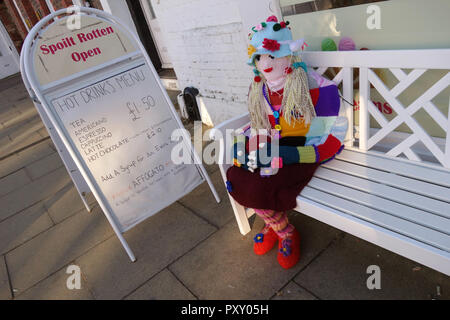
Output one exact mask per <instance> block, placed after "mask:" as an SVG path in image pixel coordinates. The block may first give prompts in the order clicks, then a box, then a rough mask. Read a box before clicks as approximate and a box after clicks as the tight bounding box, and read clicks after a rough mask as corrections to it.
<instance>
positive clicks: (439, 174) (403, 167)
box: [337, 150, 450, 188]
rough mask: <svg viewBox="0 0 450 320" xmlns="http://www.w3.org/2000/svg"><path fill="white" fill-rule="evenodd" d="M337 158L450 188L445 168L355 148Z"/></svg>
mask: <svg viewBox="0 0 450 320" xmlns="http://www.w3.org/2000/svg"><path fill="white" fill-rule="evenodd" d="M337 158H338V159H341V160H345V161H348V162H352V163H357V164H360V165H363V166H367V167H370V168H374V169H379V170H384V171H389V172H392V173H396V174H399V175H402V176H406V177H410V178H413V179H417V180H422V181H427V182H430V183H434V184H438V185H441V186H445V187H448V188H450V172H449V171H447V170H444V169H443V170H439V169H432V168H428V167H424V166H421V165H420V164H417V165H416V164H413V163H410V162H409V163H408V162H406V161H399V160H398V159H392V160H391V159H388V158H386V157H381V156H377V155H373V154H367V153H362V152H358V151H354V150H344V151H342V153H341V154H340V155H339V156H338V157H337Z"/></svg>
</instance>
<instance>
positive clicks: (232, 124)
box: [209, 112, 250, 140]
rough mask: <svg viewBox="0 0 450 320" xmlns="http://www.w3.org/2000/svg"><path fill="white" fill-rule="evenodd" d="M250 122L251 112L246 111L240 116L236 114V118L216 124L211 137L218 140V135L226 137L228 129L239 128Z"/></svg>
mask: <svg viewBox="0 0 450 320" xmlns="http://www.w3.org/2000/svg"><path fill="white" fill-rule="evenodd" d="M249 122H250V116H249V113H248V112H246V113H244V114H241V115H239V116H236V117H234V118H231V119H229V120H227V121H224V122H222V123H220V124H219V125H217V126H215V127H214V128H213V129H212V130H211V133H210V136H209V137H210V139H212V140H217V138H218V137H225V136H226V132H227V130H230V129H233V130H236V129H239V128H242V127H243V126H245V125H246V124H248V123H249ZM217 131H219V132H220V133H221V135H217Z"/></svg>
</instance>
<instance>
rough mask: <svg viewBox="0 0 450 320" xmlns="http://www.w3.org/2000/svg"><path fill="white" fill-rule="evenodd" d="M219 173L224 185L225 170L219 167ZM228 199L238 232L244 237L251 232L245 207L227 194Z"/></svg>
mask: <svg viewBox="0 0 450 320" xmlns="http://www.w3.org/2000/svg"><path fill="white" fill-rule="evenodd" d="M219 168H220V173H221V174H222V179H223V181H224V183H226V181H227V178H226V173H225V172H226V168H225V167H224V166H221V165H220V166H219ZM228 197H229V198H230V203H231V207H232V208H233V211H234V216H235V217H236V221H237V224H238V226H239V231H240V232H241V233H242V234H243V235H244V236H245V235H246V234H247V233H249V232H250V231H251V228H250V223H249V222H248V216H247V212H246V210H245V207H243V206H241V205H240V204H239V203H237V202H236V201H235V200H234V199H233V197H232V196H230V194H228Z"/></svg>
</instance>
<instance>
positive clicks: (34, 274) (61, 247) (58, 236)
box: [6, 209, 113, 294]
mask: <svg viewBox="0 0 450 320" xmlns="http://www.w3.org/2000/svg"><path fill="white" fill-rule="evenodd" d="M112 235H113V230H112V228H111V226H110V225H109V223H108V221H107V220H106V218H105V216H104V215H103V213H102V212H101V211H100V210H99V209H97V210H94V211H93V212H92V213H84V212H80V213H79V214H76V215H74V216H73V217H71V218H69V219H67V220H65V221H64V222H62V223H60V224H57V225H56V226H54V227H53V228H51V229H49V230H47V231H46V232H44V233H41V234H40V235H38V236H37V237H35V238H33V239H32V240H30V241H28V242H27V243H25V244H23V245H22V246H20V247H18V248H17V249H14V250H13V251H11V252H9V253H8V254H7V255H6V263H7V264H8V268H9V272H10V276H11V282H12V286H13V289H14V290H15V292H17V294H21V293H22V292H23V291H25V290H27V289H28V288H30V287H31V286H33V285H34V284H36V283H38V282H40V281H41V280H43V279H45V278H47V277H48V276H49V275H51V274H53V273H54V272H56V271H58V270H60V269H61V268H62V267H64V266H65V265H67V264H69V263H70V262H72V261H74V260H75V259H76V258H77V257H79V256H81V255H82V254H83V253H85V252H87V251H88V250H89V249H91V248H93V247H95V246H96V245H98V244H99V243H101V242H102V241H105V240H106V239H108V238H110V237H111V236H112Z"/></svg>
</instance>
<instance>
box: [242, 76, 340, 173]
mask: <svg viewBox="0 0 450 320" xmlns="http://www.w3.org/2000/svg"><path fill="white" fill-rule="evenodd" d="M326 84H327V86H323V87H318V88H315V89H312V90H310V94H311V98H312V101H313V104H314V106H315V110H316V114H317V116H316V117H315V118H314V119H313V120H312V122H311V124H310V125H309V126H308V127H309V128H308V131H307V134H306V135H305V137H306V143H305V145H304V146H284V145H281V146H279V148H275V146H274V145H273V144H272V143H271V142H270V141H268V142H267V143H264V145H260V142H258V143H257V146H256V148H252V147H251V146H249V144H250V143H249V142H250V139H249V131H247V132H244V134H242V135H238V136H237V137H235V143H234V146H233V151H234V153H233V155H234V165H236V166H239V167H243V168H245V169H249V164H250V163H253V166H254V167H256V166H257V167H259V168H264V167H272V168H279V167H282V166H283V165H288V164H293V163H324V162H327V161H329V160H331V159H333V158H334V157H335V156H336V154H338V153H339V152H340V151H342V149H343V142H344V139H345V135H346V132H347V128H348V121H347V118H345V117H339V113H340V98H339V92H338V88H337V86H336V85H334V84H330V83H329V82H328V83H326ZM272 98H276V97H275V96H271V99H272ZM279 99H282V97H280V98H279ZM269 120H270V122H271V123H272V124H274V118H273V116H269ZM282 129H283V128H282ZM283 131H284V129H283ZM254 149H256V150H255V151H253V152H251V151H250V150H254ZM277 149H278V150H279V152H278V154H276V150H277ZM255 164H256V166H255ZM250 166H251V165H250ZM254 167H253V168H254Z"/></svg>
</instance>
